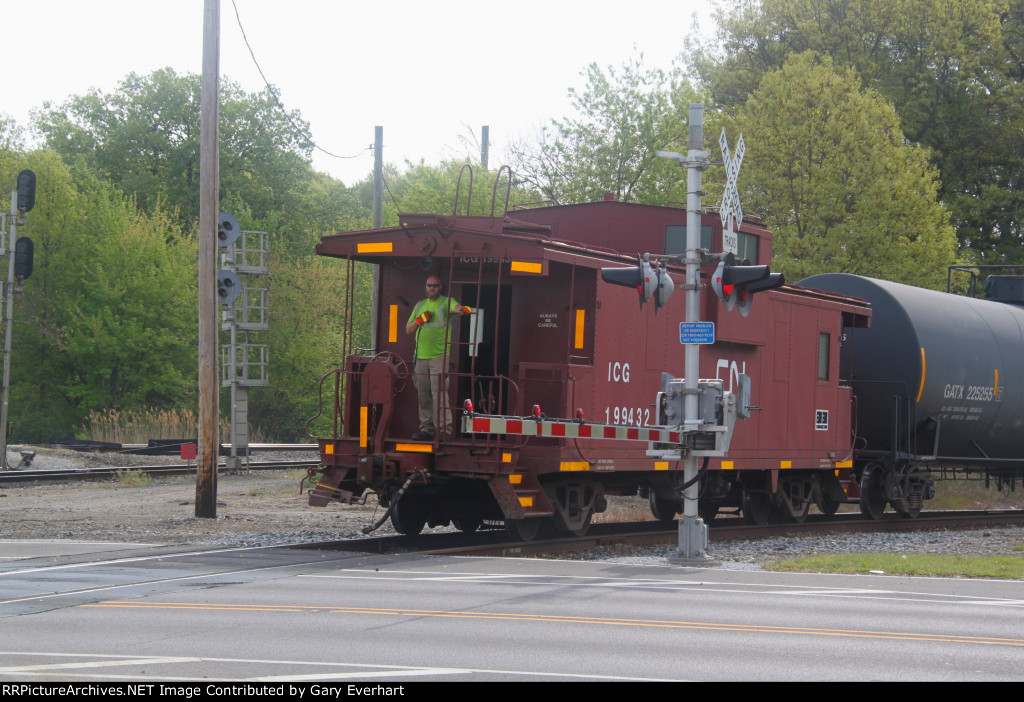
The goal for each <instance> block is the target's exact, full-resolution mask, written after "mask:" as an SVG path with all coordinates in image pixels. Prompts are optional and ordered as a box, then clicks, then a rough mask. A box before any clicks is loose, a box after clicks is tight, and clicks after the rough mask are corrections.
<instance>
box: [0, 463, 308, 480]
mask: <svg viewBox="0 0 1024 702" xmlns="http://www.w3.org/2000/svg"><path fill="white" fill-rule="evenodd" d="M319 463H320V462H319V461H318V460H314V459H310V460H302V461H253V462H250V463H249V464H248V465H243V466H242V468H240V469H239V470H237V471H235V472H239V473H245V472H248V471H264V470H290V469H295V468H309V467H311V466H316V465H319ZM121 471H140V472H142V473H145V474H146V475H152V476H154V477H160V476H173V475H190V474H194V473H195V472H196V466H195V464H192V465H188V464H184V463H183V464H164V465H153V466H114V467H107V468H76V469H69V470H14V471H0V485H9V484H11V483H28V482H68V481H72V480H109V479H110V478H113V477H116V476H117V474H118V473H119V472H121ZM226 471H227V468H226V467H225V465H224V464H223V463H221V464H219V465H218V472H226Z"/></svg>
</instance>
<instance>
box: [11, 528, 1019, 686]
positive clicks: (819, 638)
mask: <svg viewBox="0 0 1024 702" xmlns="http://www.w3.org/2000/svg"><path fill="white" fill-rule="evenodd" d="M1022 625H1024V584H1022V583H1021V582H1019V581H1007V582H1002V581H991V580H967V579H947V578H908V577H895V576H834V575H830V576H825V575H812V574H778V573H767V572H749V571H728V570H721V569H713V568H687V567H680V566H673V565H668V564H666V565H665V566H660V567H659V566H635V565H623V564H615V563H596V562H578V561H554V560H531V559H498V558H455V557H425V556H416V555H389V556H366V555H352V554H341V553H331V552H318V551H311V550H297V549H265V548H264V549H221V550H218V551H198V550H196V551H183V550H182V549H180V548H179V549H169V548H162V547H138V546H134V547H112V546H110V545H87V544H83V545H78V546H74V545H71V544H54V543H42V542H18V543H14V542H0V680H2V681H4V682H9V681H32V682H40V681H57V680H60V681H75V682H95V681H99V680H105V681H117V680H128V681H139V682H157V681H159V682H162V683H163V682H167V681H172V680H178V681H181V680H186V681H191V680H202V679H207V680H229V681H265V682H270V683H272V684H286V683H293V682H308V681H310V680H316V681H325V682H331V683H346V684H347V683H357V682H358V683H363V682H365V683H373V684H387V685H401V684H403V683H405V684H416V683H422V682H426V681H572V680H575V681H580V680H583V681H637V680H648V681H649V680H672V681H711V680H715V681H727V680H759V681H769V680H770V681H781V680H792V681H805V680H806V681H811V680H815V681H817V680H830V681H831V680H836V681H840V680H851V681H852V680H857V681H861V680H885V681H911V680H914V681H917V680H921V681H924V680H928V681H932V680H956V681H967V680H970V681H989V680H993V681H994V680H1007V681H1009V680H1018V681H1019V680H1024V668H1022V667H1021V665H1020V661H1021V660H1022V653H1024V635H1022V633H1021V632H1024V626H1022Z"/></svg>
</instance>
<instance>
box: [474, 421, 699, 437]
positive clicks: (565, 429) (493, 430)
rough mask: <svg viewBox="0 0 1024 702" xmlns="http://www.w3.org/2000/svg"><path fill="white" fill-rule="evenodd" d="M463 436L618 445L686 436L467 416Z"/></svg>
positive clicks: (663, 431)
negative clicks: (594, 441)
mask: <svg viewBox="0 0 1024 702" xmlns="http://www.w3.org/2000/svg"><path fill="white" fill-rule="evenodd" d="M462 431H463V433H467V434H468V433H473V434H509V435H513V436H544V437H551V438H555V439H561V438H566V439H615V440H617V441H654V442H656V443H659V444H678V443H680V442H681V441H682V436H683V435H682V432H679V431H670V430H668V429H659V428H657V427H630V426H623V425H621V424H579V423H578V422H572V421H564V420H563V421H559V420H546V419H544V420H541V421H539V422H538V421H536V420H534V419H522V418H521V417H515V418H512V417H488V416H483V415H464V416H463V417H462Z"/></svg>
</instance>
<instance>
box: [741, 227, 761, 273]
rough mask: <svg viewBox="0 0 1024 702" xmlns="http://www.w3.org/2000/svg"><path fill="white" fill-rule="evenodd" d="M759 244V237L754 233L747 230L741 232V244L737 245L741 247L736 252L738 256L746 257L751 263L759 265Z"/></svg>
mask: <svg viewBox="0 0 1024 702" xmlns="http://www.w3.org/2000/svg"><path fill="white" fill-rule="evenodd" d="M757 244H758V238H757V236H755V235H754V234H748V233H746V232H740V236H739V244H738V246H737V247H736V248H737V249H739V250H738V251H737V252H736V258H745V259H747V260H748V261H750V263H751V265H755V266H756V265H757Z"/></svg>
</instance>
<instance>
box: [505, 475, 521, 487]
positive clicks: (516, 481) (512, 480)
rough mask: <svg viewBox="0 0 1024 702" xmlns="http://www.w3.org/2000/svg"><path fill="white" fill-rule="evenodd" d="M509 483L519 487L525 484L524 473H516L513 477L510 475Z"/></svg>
mask: <svg viewBox="0 0 1024 702" xmlns="http://www.w3.org/2000/svg"><path fill="white" fill-rule="evenodd" d="M508 481H509V482H510V483H511V484H512V485H519V483H521V482H523V475H522V473H515V474H513V475H510V476H508Z"/></svg>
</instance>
